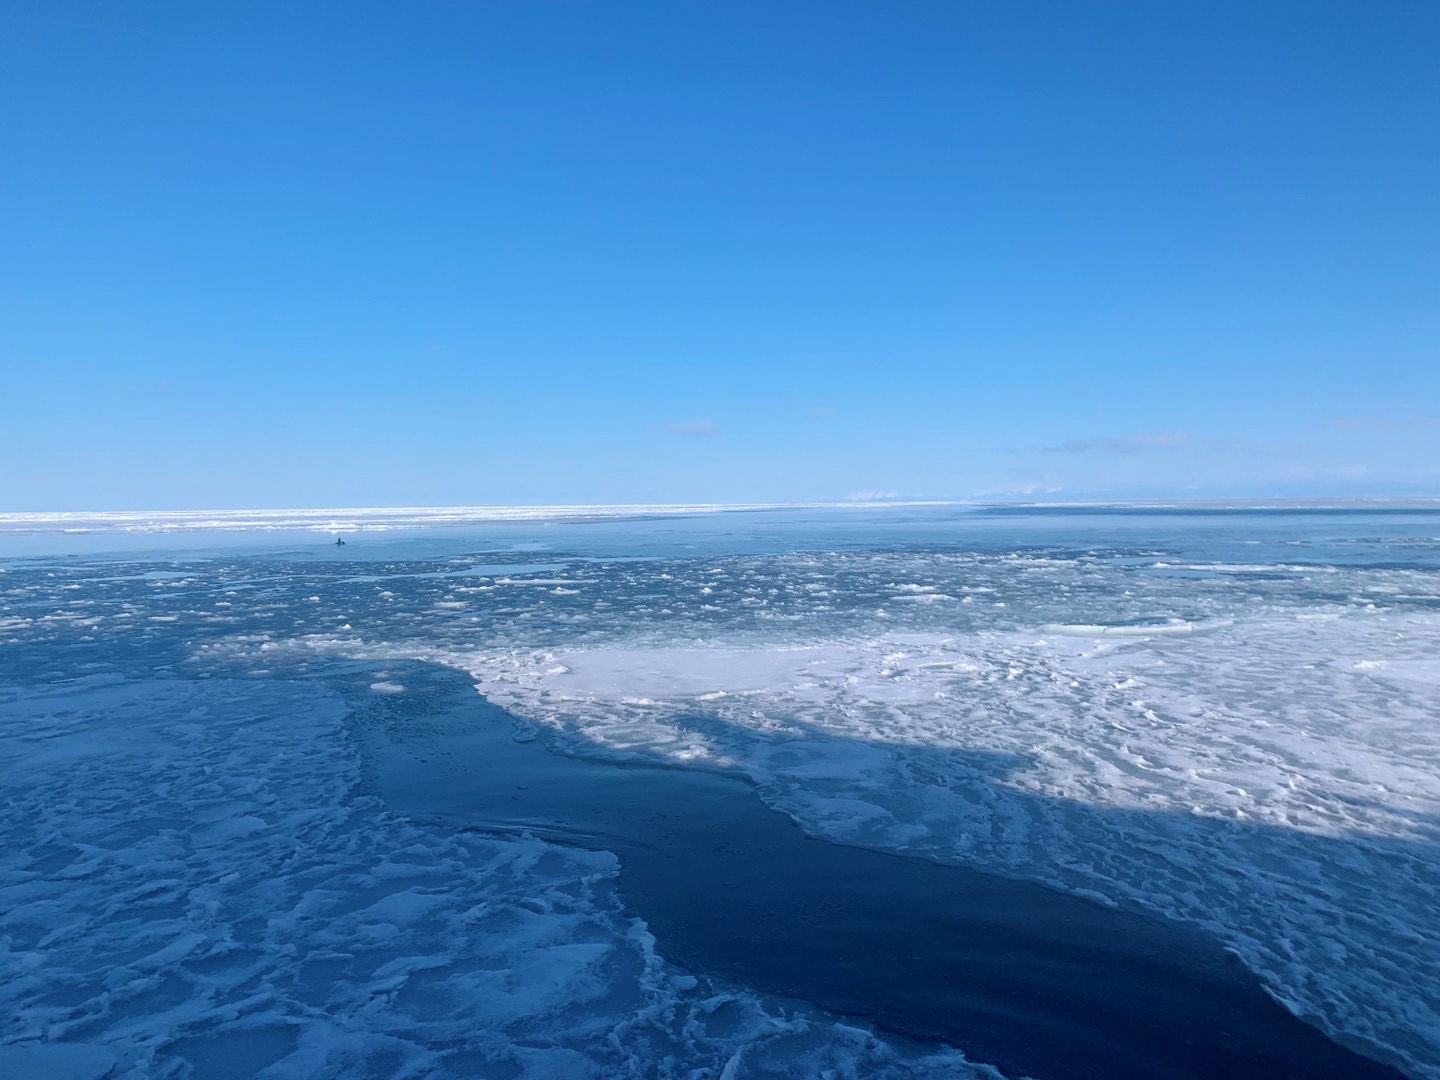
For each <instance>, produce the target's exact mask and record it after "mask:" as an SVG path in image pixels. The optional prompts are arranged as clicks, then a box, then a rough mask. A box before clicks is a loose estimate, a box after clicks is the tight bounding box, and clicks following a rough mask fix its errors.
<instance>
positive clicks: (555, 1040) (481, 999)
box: [0, 679, 971, 1078]
mask: <svg viewBox="0 0 1440 1080" xmlns="http://www.w3.org/2000/svg"><path fill="white" fill-rule="evenodd" d="M344 717H345V708H344V705H343V703H342V702H341V701H340V700H339V699H338V698H336V697H334V696H332V695H330V694H327V693H326V692H324V691H323V690H322V689H321V688H320V687H318V686H316V685H313V684H311V685H305V684H297V683H293V682H284V681H241V680H221V679H213V680H206V681H199V680H173V681H147V682H130V683H110V682H107V681H104V680H101V679H96V680H92V681H91V682H89V683H86V684H82V685H79V686H72V687H69V688H66V689H52V690H48V691H41V692H34V691H26V690H20V689H15V688H10V689H7V690H5V691H4V692H3V693H0V786H3V790H4V792H5V804H4V819H3V823H4V830H5V837H6V844H5V848H4V852H3V854H0V1015H3V1016H4V1017H5V1018H6V1019H5V1021H4V1027H3V1028H0V1068H3V1069H4V1074H5V1075H7V1076H17V1077H18V1076H36V1077H39V1076H46V1077H68V1076H74V1077H100V1076H107V1075H109V1076H124V1077H157V1076H175V1077H182V1076H197V1077H231V1076H233V1077H250V1076H257V1075H258V1076H273V1077H299V1076H305V1077H309V1076H333V1077H347V1078H348V1077H363V1076H375V1077H389V1076H417V1077H419V1076H424V1077H432V1076H456V1077H463V1076H475V1075H487V1076H537V1077H584V1076H593V1077H611V1076H653V1075H662V1076H692V1075H712V1076H713V1075H720V1074H722V1073H723V1074H726V1075H732V1076H733V1075H747V1074H746V1073H742V1072H739V1071H737V1070H739V1069H740V1067H741V1066H742V1065H744V1064H746V1063H748V1064H749V1065H751V1066H753V1067H754V1068H755V1070H756V1071H757V1072H758V1073H760V1074H763V1073H764V1072H765V1070H766V1069H767V1068H768V1069H771V1070H775V1071H784V1070H790V1069H794V1070H797V1071H798V1073H799V1074H810V1075H820V1074H822V1073H823V1072H824V1071H825V1070H826V1069H830V1070H833V1075H836V1076H857V1075H881V1076H886V1075H888V1076H897V1077H898V1076H929V1075H950V1074H953V1073H955V1072H957V1071H958V1072H959V1073H960V1074H961V1075H968V1074H971V1070H969V1069H968V1068H966V1067H965V1066H964V1062H963V1060H962V1059H960V1058H959V1057H958V1056H956V1055H953V1054H947V1053H944V1052H940V1053H930V1054H917V1053H914V1052H910V1053H907V1054H900V1053H897V1052H896V1051H895V1050H894V1049H893V1048H891V1047H889V1046H887V1045H886V1044H883V1043H881V1042H879V1041H878V1040H876V1039H875V1038H873V1037H872V1036H871V1035H869V1034H868V1033H866V1032H863V1031H859V1030H857V1029H855V1028H854V1027H853V1026H851V1025H843V1024H842V1025H837V1024H836V1022H835V1021H834V1020H833V1019H826V1018H825V1017H823V1016H821V1015H819V1014H818V1013H815V1012H814V1011H811V1012H809V1013H807V1012H806V1011H804V1010H797V1009H796V1008H794V1007H793V1006H785V1007H782V1006H780V1005H777V1004H775V1003H770V1004H766V1003H764V1002H761V1001H760V1000H759V999H757V998H756V997H755V996H754V995H747V994H745V993H743V992H738V991H736V990H734V989H727V988H721V987H716V986H712V985H710V984H708V983H706V982H704V981H701V980H697V979H696V978H694V977H693V976H690V975H688V974H686V973H684V972H679V971H674V970H670V969H668V968H667V967H666V965H664V964H663V963H662V962H661V961H660V960H659V959H658V958H657V957H656V955H655V952H654V943H653V940H652V939H651V938H650V936H649V935H648V933H647V932H646V931H645V929H644V927H643V926H642V925H640V924H638V923H637V922H635V921H633V920H631V919H629V918H627V917H626V916H625V915H624V914H623V913H622V911H621V910H620V906H619V904H618V902H617V900H616V896H615V889H614V879H615V864H614V859H613V858H612V857H611V856H609V855H607V854H604V853H591V852H583V851H578V850H574V849H568V848H560V847H555V846H553V845H549V844H545V843H542V842H540V841H538V840H529V839H516V840H497V839H485V838H480V837H477V836H473V835H465V834H455V833H448V832H440V831H437V830H433V829H427V828H424V827H421V826H417V825H414V824H410V823H407V822H405V821H403V820H401V819H399V818H397V817H395V816H394V815H392V814H390V813H388V812H387V811H385V810H384V809H383V807H381V806H380V805H379V804H378V802H377V800H376V799H375V798H374V797H371V796H368V795H365V794H363V792H362V790H361V784H360V772H359V763H358V761H357V757H356V753H355V748H354V745H353V743H352V742H351V740H350V739H349V738H348V737H347V734H346V730H345V726H344V723H343V721H344ZM766 1063H768V1065H767V1064H766ZM726 1069H729V1070H730V1071H729V1072H728V1073H725V1070H726ZM697 1070H698V1071H697ZM706 1070H708V1072H707V1071H706Z"/></svg>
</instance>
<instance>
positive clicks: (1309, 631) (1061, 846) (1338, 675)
mask: <svg viewBox="0 0 1440 1080" xmlns="http://www.w3.org/2000/svg"><path fill="white" fill-rule="evenodd" d="M1066 630H1067V632H1066V633H1060V634H1055V633H1047V632H1045V631H1044V630H1042V631H1040V632H1038V633H1034V634H1020V633H1014V632H1007V633H999V632H995V633H979V634H971V635H956V636H943V635H924V634H912V635H905V634H892V635H886V636H883V637H879V638H874V639H870V640H867V641H845V642H833V641H832V642H816V643H814V644H812V645H810V646H803V645H800V644H798V643H796V644H792V645H790V646H787V647H785V648H783V649H776V648H774V647H756V648H753V649H748V650H747V649H745V648H742V647H736V646H733V645H732V646H728V647H725V648H711V649H707V650H698V651H697V650H691V649H685V648H654V647H636V648H628V649H627V648H599V649H591V650H585V651H574V652H568V651H556V652H546V653H537V654H534V655H532V656H530V657H529V658H528V659H527V658H525V657H523V656H520V655H516V654H509V655H496V654H479V655H470V656H465V655H454V654H451V655H443V656H442V655H437V656H436V657H435V659H437V660H441V661H442V662H446V663H450V664H452V665H454V666H458V667H463V668H467V669H468V670H469V671H470V672H471V673H472V675H473V676H474V677H475V678H476V680H477V682H478V683H479V685H480V687H481V689H482V690H483V691H484V692H485V693H486V694H487V696H489V697H491V698H492V699H493V700H495V701H497V702H498V703H500V704H503V705H505V706H506V707H508V708H510V709H512V710H514V711H516V712H518V713H519V714H521V715H525V716H529V717H532V718H536V719H538V720H540V721H542V722H545V723H547V724H549V725H550V726H551V727H552V728H554V729H555V730H556V731H557V733H558V735H559V737H560V738H561V739H562V741H563V742H564V744H565V745H567V746H569V747H571V748H572V749H577V748H578V749H580V750H582V751H584V752H588V753H594V752H595V751H596V749H597V748H598V749H600V750H602V751H609V752H614V753H617V754H622V755H627V756H629V755H635V754H649V755H654V756H660V757H666V758H669V759H670V760H674V761H683V762H688V763H692V764H698V765H710V766H714V767H723V768H738V769H741V770H743V771H744V772H746V773H747V774H748V775H750V776H751V777H752V778H754V779H755V780H756V781H757V782H759V783H760V785H761V789H762V792H763V793H764V795H765V797H766V799H767V801H769V802H770V803H771V804H772V805H775V806H777V807H779V808H783V809H785V810H786V811H788V812H789V813H790V814H792V815H793V816H794V817H795V818H796V819H797V820H798V821H800V822H801V824H802V825H804V827H805V828H806V829H807V831H810V832H812V833H814V834H816V835H820V836H826V837H830V838H832V839H836V840H840V841H845V842H850V843H859V844H863V845H867V846H874V847H879V848H884V849H888V850H903V851H909V852H912V853H914V854H917V855H925V856H929V857H934V858H939V859H941V860H953V861H964V862H968V863H971V864H974V865H978V866H981V867H986V868H991V869H995V870H998V871H1001V872H1004V873H1007V874H1015V875H1019V876H1026V877H1032V878H1036V879H1039V880H1042V881H1045V882H1047V883H1049V884H1052V885H1055V886H1057V887H1060V888H1063V889H1066V890H1069V891H1073V892H1077V893H1081V894H1084V895H1088V896H1092V897H1096V898H1099V899H1102V900H1104V901H1106V902H1110V903H1116V902H1119V903H1130V904H1136V905H1140V906H1143V907H1145V908H1147V909H1149V910H1151V911H1155V912H1158V913H1161V914H1163V915H1165V916H1167V917H1171V918H1177V919H1182V920H1184V921H1187V922H1191V923H1195V924H1198V925H1201V926H1203V927H1205V928H1206V929H1208V930H1210V931H1211V932H1213V933H1215V934H1216V935H1218V936H1219V937H1220V938H1221V939H1222V940H1223V941H1225V942H1226V943H1227V944H1228V945H1229V946H1230V947H1231V948H1232V949H1233V950H1235V951H1236V952H1237V953H1238V954H1239V955H1240V956H1241V957H1242V959H1244V960H1245V961H1246V963H1247V964H1248V965H1249V966H1250V967H1251V968H1252V970H1254V971H1256V972H1257V974H1259V975H1260V976H1261V977H1262V978H1263V979H1264V980H1265V982H1266V985H1267V986H1268V987H1269V988H1270V989H1271V991H1272V993H1274V994H1275V995H1276V996H1277V997H1278V998H1280V999H1281V1000H1282V1001H1283V1002H1285V1003H1286V1004H1287V1005H1288V1006H1289V1007H1290V1008H1292V1009H1293V1010H1294V1011H1295V1012H1297V1013H1298V1014H1300V1015H1302V1016H1304V1017H1306V1018H1308V1019H1310V1020H1312V1021H1314V1022H1316V1023H1318V1024H1320V1025H1321V1026H1322V1027H1323V1028H1325V1029H1326V1030H1327V1031H1329V1032H1331V1033H1332V1034H1335V1035H1337V1036H1338V1037H1340V1038H1342V1039H1347V1038H1348V1039H1350V1040H1352V1041H1353V1042H1354V1043H1355V1044H1356V1045H1358V1046H1362V1047H1364V1046H1369V1047H1372V1048H1376V1047H1378V1048H1382V1054H1383V1053H1384V1052H1386V1051H1388V1053H1389V1054H1390V1055H1393V1056H1398V1057H1399V1058H1400V1060H1403V1061H1405V1062H1406V1063H1407V1067H1408V1068H1410V1069H1411V1070H1412V1071H1415V1072H1417V1073H1423V1074H1425V1075H1440V1068H1437V1065H1436V1063H1437V1062H1440V967H1437V965H1435V964H1434V963H1433V962H1431V961H1429V960H1426V959H1425V958H1426V957H1429V956H1431V955H1432V950H1433V934H1434V925H1433V920H1434V912H1435V911H1436V910H1437V909H1440V865H1437V858H1436V854H1435V852H1436V840H1437V838H1440V830H1437V823H1440V733H1437V730H1436V728H1435V725H1434V717H1435V715H1436V714H1435V706H1436V696H1435V688H1436V678H1435V671H1436V667H1435V663H1434V661H1433V659H1431V657H1433V655H1434V652H1435V651H1436V650H1437V649H1440V619H1437V618H1436V617H1435V616H1433V615H1419V614H1406V615H1395V614H1376V613H1372V612H1368V611H1363V610H1362V611H1352V612H1348V613H1346V614H1344V615H1343V616H1341V615H1337V616H1335V617H1324V618H1320V617H1316V616H1315V614H1314V613H1313V612H1301V613H1299V614H1297V615H1294V616H1291V617H1289V618H1280V617H1276V616H1275V615H1274V613H1265V614H1264V615H1263V616H1261V617H1256V618H1254V619H1250V620H1238V621H1237V620H1225V621H1223V622H1218V621H1217V622H1216V623H1214V624H1210V625H1204V624H1201V625H1197V626H1195V627H1194V628H1193V630H1192V631H1191V632H1187V633H1186V634H1183V635H1180V634H1175V633H1170V632H1166V630H1167V628H1165V627H1161V628H1159V632H1158V633H1155V634H1153V635H1150V636H1148V637H1147V636H1144V635H1138V634H1131V633H1126V634H1123V635H1107V634H1103V633H1097V634H1093V635H1090V636H1086V635H1085V634H1083V633H1079V634H1077V633H1075V632H1073V631H1071V628H1069V627H1067V628H1066ZM722 688H728V689H722Z"/></svg>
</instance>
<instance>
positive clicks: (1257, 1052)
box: [350, 665, 1397, 1077]
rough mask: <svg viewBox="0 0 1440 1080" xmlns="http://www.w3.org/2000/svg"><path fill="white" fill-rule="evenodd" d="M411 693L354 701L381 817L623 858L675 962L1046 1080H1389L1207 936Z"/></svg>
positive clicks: (465, 703) (421, 686)
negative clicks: (571, 746)
mask: <svg viewBox="0 0 1440 1080" xmlns="http://www.w3.org/2000/svg"><path fill="white" fill-rule="evenodd" d="M404 679H405V682H406V684H407V685H408V686H409V687H410V688H411V691H412V694H413V693H414V692H415V691H420V692H421V693H420V696H421V697H422V698H426V697H428V698H431V700H432V701H433V700H434V694H435V691H440V692H441V698H442V700H443V699H447V698H448V707H445V706H442V707H441V708H440V709H439V710H438V711H437V710H435V709H434V707H433V705H432V707H431V708H430V709H429V710H426V712H427V715H424V716H420V715H417V710H416V706H415V703H414V702H415V699H414V697H411V698H410V700H409V701H405V700H399V699H394V698H384V697H380V698H377V696H376V695H373V694H370V693H368V691H367V690H366V688H365V687H363V686H356V687H354V688H353V692H352V694H351V695H350V696H351V697H352V700H354V701H355V702H356V703H357V705H358V716H359V717H360V720H361V723H362V728H363V729H364V731H365V733H366V734H367V736H368V738H367V743H368V745H369V748H370V751H371V766H372V768H373V770H374V772H373V776H374V779H375V781H376V783H377V784H378V786H379V789H380V791H381V793H382V795H383V796H384V797H385V799H386V801H387V802H388V803H389V804H390V805H391V806H392V807H393V808H395V809H397V810H400V811H401V812H403V813H406V814H408V815H414V816H420V817H427V818H440V819H443V820H445V821H446V822H448V823H451V824H462V823H463V824H467V825H470V826H473V827H476V828H479V829H482V830H495V831H501V832H503V831H510V830H529V831H533V832H534V833H536V834H537V835H540V836H543V837H545V838H547V839H551V840H556V841H560V842H563V843H568V844H574V845H579V846H583V847H590V848H598V849H605V850H610V851H613V852H615V853H617V854H618V855H619V857H620V860H621V879H620V882H621V889H622V893H623V895H624V896H625V898H626V901H627V903H628V904H629V905H630V906H631V907H632V908H633V909H634V910H635V911H636V912H637V913H638V914H640V915H641V916H642V917H644V919H645V920H646V921H647V923H648V924H649V926H650V929H651V930H652V932H653V933H654V934H655V935H656V938H657V941H658V947H659V949H660V951H661V952H662V954H663V955H664V956H665V957H666V958H667V959H669V960H672V961H675V962H678V963H680V964H683V965H685V966H688V967H690V968H692V969H695V970H698V971H703V972H706V973H709V974H715V975H721V976H726V977H729V978H732V979H734V980H736V981H738V982H741V983H744V984H747V985H749V986H752V987H754V988H756V989H760V990H764V991H769V992H773V993H779V994H783V995H787V996H791V997H797V998H801V999H805V1000H808V1001H811V1002H814V1003H816V1004H818V1005H821V1006H823V1007H825V1008H828V1009H832V1010H836V1011H839V1012H842V1013H847V1014H850V1015H854V1016H858V1017H861V1018H864V1019H866V1020H868V1021H870V1022H873V1023H875V1024H876V1025H878V1026H879V1027H882V1028H884V1029H887V1030H889V1031H892V1032H895V1033H897V1034H900V1035H903V1036H908V1037H911V1038H915V1039H921V1040H936V1041H942V1042H948V1043H951V1044H954V1045H957V1046H959V1047H962V1048H963V1049H964V1050H965V1052H966V1054H967V1055H968V1056H969V1057H970V1058H971V1059H972V1060H980V1061H987V1062H991V1063H993V1064H996V1065H998V1066H1000V1067H1001V1068H1002V1069H1005V1070H1007V1071H1011V1070H1013V1071H1015V1072H1018V1073H1023V1074H1027V1075H1033V1076H1037V1077H1124V1076H1134V1077H1151V1076H1162V1075H1163V1076H1195V1077H1201V1076H1222V1075H1224V1076H1271V1077H1284V1076H1294V1077H1315V1076H1337V1077H1338V1076H1347V1077H1364V1076H1393V1075H1397V1074H1395V1073H1394V1072H1393V1071H1392V1070H1391V1069H1389V1068H1387V1067H1384V1066H1381V1065H1378V1064H1375V1063H1373V1062H1371V1061H1369V1060H1367V1059H1365V1058H1363V1057H1360V1056H1359V1055H1356V1054H1354V1053H1352V1052H1351V1051H1349V1050H1346V1049H1344V1048H1343V1047H1340V1046H1338V1045H1337V1044H1335V1043H1333V1042H1332V1041H1331V1040H1329V1039H1328V1038H1326V1037H1325V1036H1324V1035H1323V1034H1321V1033H1320V1032H1319V1031H1317V1030H1315V1029H1314V1028H1311V1027H1309V1026H1308V1025H1306V1024H1304V1023H1302V1022H1301V1021H1300V1020H1298V1019H1296V1018H1295V1017H1294V1016H1292V1015H1291V1014H1290V1013H1288V1012H1287V1011H1285V1010H1284V1009H1283V1008H1282V1007H1280V1006H1279V1005H1278V1004H1276V1003H1275V1002H1274V1001H1273V1000H1272V999H1271V998H1270V997H1269V996H1268V995H1266V994H1265V993H1264V991H1263V990H1262V989H1261V987H1260V985H1259V983H1258V981H1257V980H1256V979H1255V977H1254V976H1253V975H1252V974H1251V973H1250V972H1248V971H1247V970H1246V969H1245V968H1244V967H1243V965H1241V964H1240V963H1239V961H1238V960H1237V959H1235V958H1234V957H1233V956H1232V955H1230V954H1229V953H1227V952H1226V951H1224V950H1223V949H1222V948H1221V946H1220V945H1219V943H1218V942H1216V941H1214V940H1212V939H1210V938H1209V937H1207V936H1206V935H1204V934H1201V933H1199V932H1197V931H1194V930H1190V929H1188V928H1183V927H1179V926H1176V925H1170V924H1167V923H1165V922H1163V921H1161V920H1158V919H1154V918H1150V917H1146V916H1141V915H1137V914H1134V913H1131V912H1125V911H1121V910H1117V909H1113V908H1107V907H1103V906H1101V905H1099V904H1096V903H1093V902H1090V901H1088V900H1085V899H1083V898H1080V897H1075V896H1070V895H1066V894H1063V893H1060V892H1056V891H1053V890H1050V889H1047V888H1045V887H1043V886H1040V885H1036V884H1033V883H1030V882H1024V881H1016V880H1011V879H1008V878H1004V877H1000V876H997V875H992V874H986V873H982V872H979V871H975V870H971V869H967V868H963V867H956V866H944V865H940V864H938V863H933V862H930V861H927V860H924V859H918V858H907V857H903V856H897V855H892V854H888V853H884V852H879V851H873V850H868V849H865V848H859V847H851V846H846V845H840V844H834V843H830V842H827V841H823V840H818V839H814V838H811V837H808V836H806V835H805V834H804V832H803V831H802V830H801V829H800V828H799V827H798V826H797V825H796V824H795V823H794V822H793V821H792V820H791V819H790V818H788V817H787V816H786V815H784V814H781V813H778V812H776V811H774V810H771V809H769V808H768V807H767V806H765V804H764V803H763V802H762V801H761V800H760V799H759V797H758V795H757V794H756V792H755V790H754V788H753V786H752V785H751V784H750V783H748V782H746V781H745V780H743V779H740V778H737V777H735V776H732V775H725V774H722V773H718V772H713V771H705V770H698V769H693V768H690V769H677V768H670V767H664V766H650V765H645V764H635V763H615V762H608V761H600V760H590V759H578V758H574V757H568V756H565V755H562V754H557V753H553V752H551V751H550V750H547V749H546V748H545V746H544V744H543V743H542V742H541V741H539V740H537V739H536V738H535V737H534V732H533V729H530V728H529V726H528V725H527V724H525V723H524V722H523V721H519V720H517V719H516V718H515V717H513V716H511V715H510V714H509V713H507V712H505V711H504V710H502V709H499V708H497V707H495V706H493V705H491V704H489V703H487V702H484V701H483V700H476V699H474V698H473V695H470V694H469V688H468V686H466V685H465V682H464V680H463V679H459V678H457V677H456V676H454V675H452V674H451V673H447V672H439V671H435V670H429V671H427V670H426V669H425V668H424V667H423V666H420V665H414V666H411V665H407V666H406V669H405V671H404ZM427 684H428V685H427ZM447 685H448V686H450V687H451V690H450V692H449V693H448V694H446V693H445V692H444V687H445V686H447ZM427 690H428V691H429V693H426V692H425V691H427Z"/></svg>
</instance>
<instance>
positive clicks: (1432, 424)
mask: <svg viewBox="0 0 1440 1080" xmlns="http://www.w3.org/2000/svg"><path fill="white" fill-rule="evenodd" d="M1333 426H1334V427H1335V428H1337V429H1339V430H1340V431H1425V430H1428V429H1431V428H1440V416H1342V417H1341V418H1340V419H1338V420H1336V421H1335V422H1334V424H1333Z"/></svg>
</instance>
